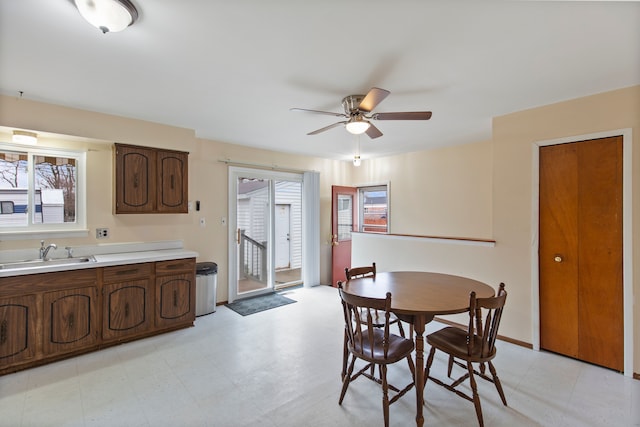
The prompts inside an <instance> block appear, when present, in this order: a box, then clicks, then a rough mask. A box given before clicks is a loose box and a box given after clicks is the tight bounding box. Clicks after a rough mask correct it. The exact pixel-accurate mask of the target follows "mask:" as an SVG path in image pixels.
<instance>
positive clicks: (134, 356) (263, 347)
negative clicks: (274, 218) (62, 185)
mask: <svg viewBox="0 0 640 427" xmlns="http://www.w3.org/2000/svg"><path fill="white" fill-rule="evenodd" d="M287 296H288V297H290V298H292V299H295V300H297V301H298V302H297V303H295V304H289V305H286V306H283V307H279V308H276V309H272V310H269V311H265V312H262V313H258V314H254V315H251V316H247V317H242V316H240V315H238V314H237V313H235V312H233V311H231V310H228V309H227V308H225V307H223V306H220V307H218V309H217V311H216V312H215V313H213V314H210V315H207V316H203V317H199V318H197V319H196V322H195V327H193V328H188V329H184V330H180V331H176V332H172V333H168V334H165V335H160V336H156V337H152V338H147V339H143V340H140V341H136V342H132V343H126V344H123V345H119V346H116V347H112V348H108V349H105V350H102V351H99V352H96V353H91V354H86V355H83V356H79V357H75V358H72V359H68V360H64V361H60V362H57V363H53V364H50V365H46V366H42V367H38V368H34V369H30V370H27V371H22V372H18V373H14V374H9V375H5V376H1V377H0V426H3V427H4V426H7V427H20V426H23V427H27V426H33V427H41V426H42V427H46V426H52V427H53V426H55V427H60V426H85V427H94V426H109V427H113V426H115V427H120V426H122V427H125V426H137V427H162V426H167V427H169V426H171V427H174V426H220V427H231V426H238V427H249V426H261V427H300V426H313V427H323V426H326V427H340V426H362V427H364V426H382V425H383V421H382V403H381V400H382V392H381V389H380V386H378V385H377V384H375V383H373V382H371V381H369V380H367V379H364V378H359V379H358V380H356V381H355V382H354V383H352V384H351V386H350V388H349V391H348V392H347V395H346V397H345V400H344V402H343V404H342V406H339V405H338V397H339V394H340V388H341V382H340V370H341V359H342V340H343V320H342V312H341V306H340V302H339V297H338V294H337V290H336V289H334V288H330V287H326V286H320V287H315V288H311V289H303V288H299V289H294V290H291V291H290V292H288V293H287ZM440 327H442V325H441V324H437V323H435V322H434V323H431V324H429V325H428V332H429V331H433V330H435V329H438V328H440ZM436 355H437V356H436V360H435V362H434V366H433V370H432V372H433V373H435V374H438V375H440V374H441V375H442V376H444V375H445V374H446V359H445V357H444V356H443V355H442V353H440V352H438V353H436ZM495 365H496V368H497V370H498V375H499V376H500V378H501V380H502V384H503V387H504V390H505V394H506V397H507V402H508V404H509V406H508V407H505V406H503V405H502V403H501V402H500V398H499V396H498V393H497V392H496V390H495V389H494V388H493V385H492V384H490V383H487V382H485V381H483V380H479V389H480V396H481V401H482V408H483V411H484V419H485V425H486V426H487V427H489V426H505V427H506V426H509V427H512V426H576V427H578V426H580V427H585V426H616V427H619V426H640V381H638V380H633V379H630V378H628V377H624V376H623V375H621V374H619V373H616V372H613V371H610V370H607V369H604V368H599V367H596V366H592V365H589V364H585V363H581V362H577V361H575V360H572V359H569V358H565V357H560V356H557V355H554V354H550V353H546V352H536V351H533V350H529V349H526V348H523V347H519V346H516V345H513V344H509V343H505V342H499V343H498V355H497V356H496V359H495ZM389 376H390V381H391V382H392V383H394V384H397V385H400V383H402V381H407V380H408V379H409V371H408V368H407V365H406V364H405V363H403V362H400V363H398V364H396V365H394V366H393V367H392V368H390V370H389ZM425 399H426V404H425V408H424V414H425V426H476V425H477V421H476V416H475V411H474V407H473V404H472V403H471V402H468V401H466V400H463V399H461V398H459V397H457V396H455V395H454V394H453V393H451V392H448V391H447V390H445V389H444V388H442V387H440V386H437V385H435V384H433V383H428V384H427V387H426V389H425ZM415 412H416V400H415V393H414V391H413V390H412V391H410V392H409V393H407V395H405V396H404V397H403V398H401V399H400V400H399V401H398V402H396V403H394V404H393V405H391V409H390V421H391V425H392V426H402V427H407V426H412V425H415Z"/></svg>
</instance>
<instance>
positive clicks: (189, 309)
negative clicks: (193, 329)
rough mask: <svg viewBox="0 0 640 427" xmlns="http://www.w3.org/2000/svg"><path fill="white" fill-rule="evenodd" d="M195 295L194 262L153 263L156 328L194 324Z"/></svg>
mask: <svg viewBox="0 0 640 427" xmlns="http://www.w3.org/2000/svg"><path fill="white" fill-rule="evenodd" d="M195 296H196V280H195V259H185V260H174V261H163V262H158V263H156V327H157V328H169V327H174V326H179V325H182V324H191V323H193V321H194V320H195V318H196V307H195V306H196V303H195V302H196V299H195Z"/></svg>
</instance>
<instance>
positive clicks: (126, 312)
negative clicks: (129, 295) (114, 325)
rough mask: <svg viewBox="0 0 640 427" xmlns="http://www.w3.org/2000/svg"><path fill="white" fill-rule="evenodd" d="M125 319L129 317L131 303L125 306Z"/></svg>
mask: <svg viewBox="0 0 640 427" xmlns="http://www.w3.org/2000/svg"><path fill="white" fill-rule="evenodd" d="M124 317H129V303H126V304H125V305H124Z"/></svg>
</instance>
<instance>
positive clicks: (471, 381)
mask: <svg viewBox="0 0 640 427" xmlns="http://www.w3.org/2000/svg"><path fill="white" fill-rule="evenodd" d="M467 370H468V371H469V384H470V385H471V391H472V392H473V404H474V406H475V407H476V415H477V417H478V423H479V424H480V427H484V420H483V419H482V407H481V406H480V396H479V395H478V386H477V384H476V378H475V376H474V375H473V364H472V363H471V362H467Z"/></svg>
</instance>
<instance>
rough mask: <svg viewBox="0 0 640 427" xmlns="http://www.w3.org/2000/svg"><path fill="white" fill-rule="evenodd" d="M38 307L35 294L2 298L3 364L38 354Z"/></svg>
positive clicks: (0, 351) (0, 353) (0, 360)
mask: <svg viewBox="0 0 640 427" xmlns="http://www.w3.org/2000/svg"><path fill="white" fill-rule="evenodd" d="M38 308H39V305H38V304H37V298H36V296H35V295H25V296H19V297H12V298H0V367H1V366H9V365H12V364H16V363H22V362H28V361H30V360H33V359H34V358H35V357H36V354H38V350H39V345H38V343H39V341H38V340H37V339H36V337H37V330H38V323H37V322H38V320H40V316H39V314H38Z"/></svg>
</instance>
